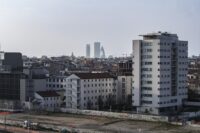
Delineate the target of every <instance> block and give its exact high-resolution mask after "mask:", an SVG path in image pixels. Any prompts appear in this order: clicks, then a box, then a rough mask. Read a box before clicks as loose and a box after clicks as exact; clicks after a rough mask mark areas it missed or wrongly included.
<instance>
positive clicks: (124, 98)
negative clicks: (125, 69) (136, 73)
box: [117, 74, 133, 106]
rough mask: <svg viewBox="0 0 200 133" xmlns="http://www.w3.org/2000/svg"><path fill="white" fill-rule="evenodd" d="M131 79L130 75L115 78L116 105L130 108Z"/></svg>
mask: <svg viewBox="0 0 200 133" xmlns="http://www.w3.org/2000/svg"><path fill="white" fill-rule="evenodd" d="M132 77H133V76H132V74H131V75H128V74H127V75H120V76H117V80H118V84H117V85H118V90H117V92H118V95H117V103H118V104H119V105H124V106H125V105H128V106H129V105H130V106H131V104H132Z"/></svg>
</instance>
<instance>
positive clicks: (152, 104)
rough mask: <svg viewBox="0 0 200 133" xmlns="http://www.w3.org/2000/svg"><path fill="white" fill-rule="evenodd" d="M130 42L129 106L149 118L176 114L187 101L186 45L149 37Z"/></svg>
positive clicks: (153, 35)
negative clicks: (156, 115) (130, 81)
mask: <svg viewBox="0 0 200 133" xmlns="http://www.w3.org/2000/svg"><path fill="white" fill-rule="evenodd" d="M142 36H143V40H133V90H132V93H133V96H132V105H133V107H135V108H136V109H137V111H138V112H148V113H151V114H162V113H167V112H169V111H170V110H171V111H176V110H178V109H179V108H180V107H181V106H182V104H183V101H184V100H185V99H187V72H188V70H187V68H188V42H187V41H180V40H179V39H178V36H177V35H176V34H169V33H166V32H165V33H161V32H158V33H150V34H146V35H142Z"/></svg>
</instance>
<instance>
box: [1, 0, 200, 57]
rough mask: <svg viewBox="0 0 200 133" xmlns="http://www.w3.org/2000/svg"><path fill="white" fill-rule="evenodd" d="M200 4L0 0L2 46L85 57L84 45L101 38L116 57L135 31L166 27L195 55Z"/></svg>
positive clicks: (35, 53) (173, 0)
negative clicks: (186, 42)
mask: <svg viewBox="0 0 200 133" xmlns="http://www.w3.org/2000/svg"><path fill="white" fill-rule="evenodd" d="M44 5H45V6H44ZM161 5H165V6H161ZM199 7H200V1H197V0H192V1H186V0H169V1H165V2H163V1H158V0H153V1H144V0H142V1H137V0H132V1H131V0H125V1H123V2H121V1H120V0H115V1H114V0H111V1H109V2H108V1H104V0H103V1H97V0H94V1H92V0H84V1H81V0H75V1H64V0H59V2H58V1H47V0H44V1H39V0H34V1H33V0H29V1H25V0H21V1H12V0H6V1H5V0H1V1H0V16H1V17H0V29H1V30H0V44H1V47H2V48H1V49H2V50H3V51H19V52H22V53H23V54H24V55H28V56H37V57H40V56H42V55H47V56H59V55H70V54H71V53H72V52H74V54H75V56H84V55H85V50H84V49H85V44H87V43H88V42H94V41H96V40H99V41H100V42H101V43H102V44H103V46H104V48H105V49H106V53H107V55H113V56H118V57H119V56H123V54H130V53H131V49H132V45H131V44H132V40H133V39H135V38H138V39H141V37H139V36H138V35H140V34H143V33H148V32H158V31H162V32H165V31H166V32H170V33H177V34H178V35H179V39H181V40H188V47H189V56H191V55H199V51H200V46H199V43H200V25H199V23H200V16H199V14H198V12H199V11H200V8H199Z"/></svg>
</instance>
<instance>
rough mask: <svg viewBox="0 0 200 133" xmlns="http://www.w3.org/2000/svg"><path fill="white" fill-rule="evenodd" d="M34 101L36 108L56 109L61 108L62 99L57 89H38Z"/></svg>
mask: <svg viewBox="0 0 200 133" xmlns="http://www.w3.org/2000/svg"><path fill="white" fill-rule="evenodd" d="M33 103H34V105H35V108H38V109H42V110H48V111H55V110H58V109H59V108H60V105H61V99H60V95H59V94H58V93H57V92H56V91H38V92H36V93H35V100H34V101H33Z"/></svg>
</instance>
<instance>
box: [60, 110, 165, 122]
mask: <svg viewBox="0 0 200 133" xmlns="http://www.w3.org/2000/svg"><path fill="white" fill-rule="evenodd" d="M61 112H63V113H72V114H82V115H92V116H104V117H112V118H119V119H130V120H144V121H161V122H168V117H167V116H155V115H142V114H128V113H114V112H105V111H93V110H78V109H66V108H62V109H61Z"/></svg>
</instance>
